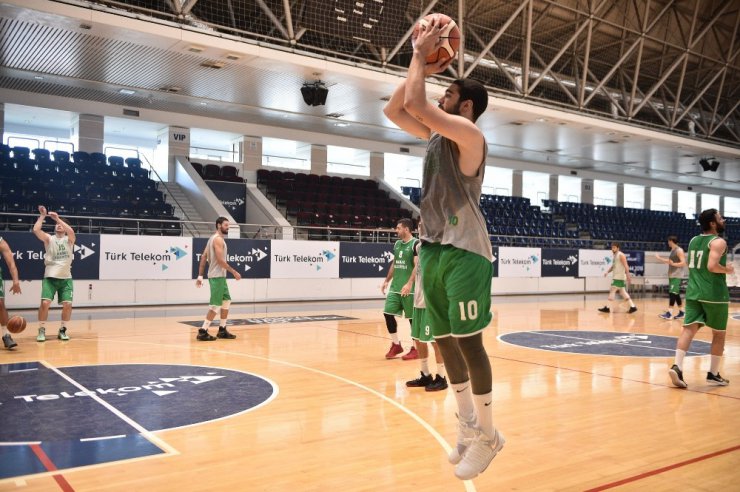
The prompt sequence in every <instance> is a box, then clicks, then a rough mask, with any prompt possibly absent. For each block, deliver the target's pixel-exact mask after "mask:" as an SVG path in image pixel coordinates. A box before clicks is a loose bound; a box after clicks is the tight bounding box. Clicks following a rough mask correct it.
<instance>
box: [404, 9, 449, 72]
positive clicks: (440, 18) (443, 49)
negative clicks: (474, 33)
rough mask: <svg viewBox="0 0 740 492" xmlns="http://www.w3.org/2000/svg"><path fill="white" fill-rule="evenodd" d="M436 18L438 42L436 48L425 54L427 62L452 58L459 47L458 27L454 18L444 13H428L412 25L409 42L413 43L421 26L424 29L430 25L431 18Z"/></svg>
mask: <svg viewBox="0 0 740 492" xmlns="http://www.w3.org/2000/svg"><path fill="white" fill-rule="evenodd" d="M435 18H436V20H437V27H439V28H440V35H439V41H440V42H439V44H438V45H437V49H435V50H434V51H433V52H431V53H430V54H429V55H427V63H437V62H439V61H444V60H448V59H450V58H454V56H455V55H456V54H457V50H458V49H460V28H459V27H457V24H456V23H455V21H454V20H452V18H451V17H450V16H448V15H445V14H429V15H427V16H426V17H424V18H423V19H421V20H420V21H419V22H417V23H416V25H415V26H414V32H413V33H412V34H411V42H412V43H414V41H416V38H417V37H419V32H420V31H421V29H422V28H424V29H426V28H428V27H429V26H431V25H432V20H433V19H435Z"/></svg>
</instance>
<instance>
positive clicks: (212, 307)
mask: <svg viewBox="0 0 740 492" xmlns="http://www.w3.org/2000/svg"><path fill="white" fill-rule="evenodd" d="M208 310H209V311H213V313H214V314H215V313H218V310H219V306H208Z"/></svg>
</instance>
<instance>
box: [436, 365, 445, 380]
mask: <svg viewBox="0 0 740 492" xmlns="http://www.w3.org/2000/svg"><path fill="white" fill-rule="evenodd" d="M437 374H439V375H440V376H441V377H443V378H444V377H447V373H446V372H445V365H444V364H437Z"/></svg>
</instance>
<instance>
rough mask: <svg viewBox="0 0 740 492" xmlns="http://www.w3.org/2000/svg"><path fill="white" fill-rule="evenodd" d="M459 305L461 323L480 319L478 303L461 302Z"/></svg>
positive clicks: (474, 301) (473, 301)
mask: <svg viewBox="0 0 740 492" xmlns="http://www.w3.org/2000/svg"><path fill="white" fill-rule="evenodd" d="M457 305H458V306H459V307H460V320H461V321H468V320H469V319H470V320H472V319H477V318H478V301H476V300H472V301H468V302H465V301H460V302H458V303H457Z"/></svg>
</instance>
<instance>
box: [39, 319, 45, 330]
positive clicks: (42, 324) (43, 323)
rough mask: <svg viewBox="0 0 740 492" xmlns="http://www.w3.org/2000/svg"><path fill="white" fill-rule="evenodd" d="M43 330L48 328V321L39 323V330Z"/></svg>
mask: <svg viewBox="0 0 740 492" xmlns="http://www.w3.org/2000/svg"><path fill="white" fill-rule="evenodd" d="M41 328H44V329H45V328H46V321H39V330H40V329H41Z"/></svg>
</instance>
